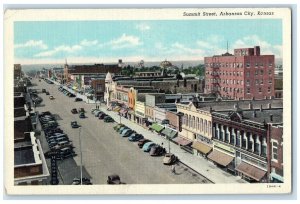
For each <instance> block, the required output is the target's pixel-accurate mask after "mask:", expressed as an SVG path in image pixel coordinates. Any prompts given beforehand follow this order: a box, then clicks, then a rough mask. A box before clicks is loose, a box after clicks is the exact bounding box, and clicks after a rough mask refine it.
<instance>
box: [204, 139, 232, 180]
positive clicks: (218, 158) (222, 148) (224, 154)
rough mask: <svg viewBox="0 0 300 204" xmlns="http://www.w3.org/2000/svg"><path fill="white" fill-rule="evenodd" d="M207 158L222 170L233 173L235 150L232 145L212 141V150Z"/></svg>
mask: <svg viewBox="0 0 300 204" xmlns="http://www.w3.org/2000/svg"><path fill="white" fill-rule="evenodd" d="M207 158H208V159H209V160H211V161H212V162H213V163H214V164H216V165H217V166H219V167H220V168H222V169H223V170H225V171H228V172H230V173H232V174H235V162H234V158H235V150H234V149H233V148H232V147H229V146H227V145H224V144H221V143H219V142H214V146H213V151H212V152H211V153H210V154H209V155H208V156H207Z"/></svg>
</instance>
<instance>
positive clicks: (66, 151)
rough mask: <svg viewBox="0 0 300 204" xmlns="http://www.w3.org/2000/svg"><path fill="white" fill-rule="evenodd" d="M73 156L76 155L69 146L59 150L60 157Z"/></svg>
mask: <svg viewBox="0 0 300 204" xmlns="http://www.w3.org/2000/svg"><path fill="white" fill-rule="evenodd" d="M72 156H74V151H73V150H72V149H71V148H69V147H65V148H62V149H61V150H60V151H59V154H58V159H65V158H68V157H72Z"/></svg>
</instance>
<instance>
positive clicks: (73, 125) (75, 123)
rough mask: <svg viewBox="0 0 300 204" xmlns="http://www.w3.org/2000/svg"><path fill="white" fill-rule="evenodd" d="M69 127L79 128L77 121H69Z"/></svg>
mask: <svg viewBox="0 0 300 204" xmlns="http://www.w3.org/2000/svg"><path fill="white" fill-rule="evenodd" d="M71 127H72V128H79V125H78V123H77V121H72V122H71Z"/></svg>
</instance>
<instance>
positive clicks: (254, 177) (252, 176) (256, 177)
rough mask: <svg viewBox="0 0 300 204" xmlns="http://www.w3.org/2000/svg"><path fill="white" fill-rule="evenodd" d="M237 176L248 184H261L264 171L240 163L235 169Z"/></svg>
mask: <svg viewBox="0 0 300 204" xmlns="http://www.w3.org/2000/svg"><path fill="white" fill-rule="evenodd" d="M236 170H237V171H238V175H239V176H241V177H242V178H243V179H245V180H247V181H249V182H262V181H263V178H264V177H265V175H266V173H267V172H266V171H264V170H262V169H260V168H258V167H255V166H253V165H251V164H249V163H246V162H242V163H240V164H239V165H238V166H237V167H236Z"/></svg>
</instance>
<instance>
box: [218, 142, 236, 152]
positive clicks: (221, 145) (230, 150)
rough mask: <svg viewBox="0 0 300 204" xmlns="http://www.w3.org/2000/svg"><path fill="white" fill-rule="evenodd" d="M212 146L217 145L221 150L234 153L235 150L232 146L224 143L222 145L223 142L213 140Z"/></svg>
mask: <svg viewBox="0 0 300 204" xmlns="http://www.w3.org/2000/svg"><path fill="white" fill-rule="evenodd" d="M214 146H215V147H218V148H220V149H223V150H225V151H227V152H231V153H233V154H234V153H235V150H234V149H233V148H231V147H228V146H226V145H223V144H221V143H218V142H214Z"/></svg>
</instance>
